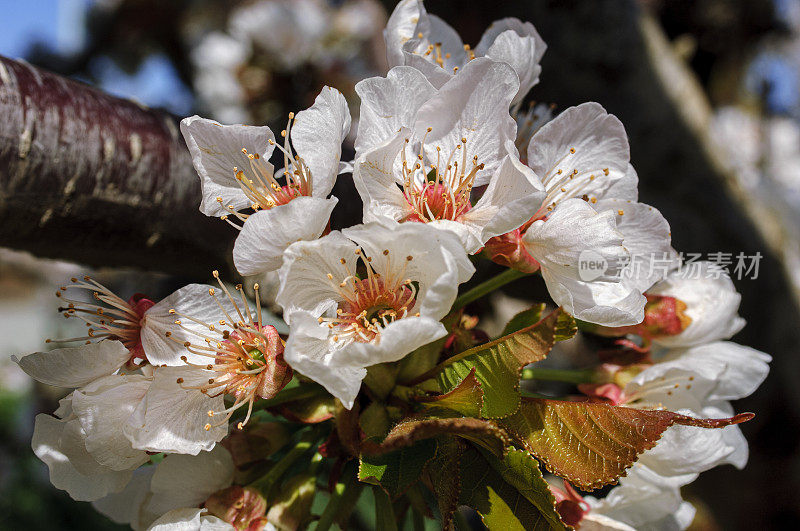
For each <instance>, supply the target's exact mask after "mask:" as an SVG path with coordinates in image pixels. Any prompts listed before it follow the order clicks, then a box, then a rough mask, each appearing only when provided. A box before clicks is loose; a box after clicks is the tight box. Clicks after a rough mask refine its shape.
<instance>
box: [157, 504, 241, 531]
mask: <svg viewBox="0 0 800 531" xmlns="http://www.w3.org/2000/svg"><path fill="white" fill-rule="evenodd" d="M203 511H204V509H197V508H191V507H182V508H180V509H173V510H172V511H169V512H168V513H166V514H165V515H164V516H162V517H161V518H159V519H158V520H156V521H155V522H153V524H152V525H151V526H150V527H149V528H148V531H234V529H235V528H234V527H233V526H232V525H231V524H229V523H228V522H226V521H224V520H221V519H219V518H217V517H216V516H208V515H203V516H201V513H203Z"/></svg>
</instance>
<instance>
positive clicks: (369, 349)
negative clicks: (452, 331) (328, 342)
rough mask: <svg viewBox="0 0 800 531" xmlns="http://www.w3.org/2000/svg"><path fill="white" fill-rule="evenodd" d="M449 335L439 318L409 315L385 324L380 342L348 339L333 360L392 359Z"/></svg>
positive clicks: (365, 364)
mask: <svg viewBox="0 0 800 531" xmlns="http://www.w3.org/2000/svg"><path fill="white" fill-rule="evenodd" d="M317 326H319V325H317ZM446 335H447V329H446V328H445V327H444V325H443V324H442V323H440V322H439V321H436V320H434V319H429V318H426V317H406V318H404V319H398V320H397V321H395V322H393V323H390V324H389V326H387V327H385V328H384V329H383V331H382V332H381V334H380V340H378V341H377V342H370V343H361V342H358V341H354V342H352V343H349V344H348V345H346V346H345V347H343V348H342V349H341V350H340V351H337V352H336V354H335V355H333V356H331V363H332V364H335V363H342V364H344V365H346V366H361V367H369V366H371V365H377V364H378V363H389V362H392V361H397V360H400V359H402V358H404V357H405V356H406V354H408V353H410V352H413V351H414V350H416V349H418V348H419V347H421V346H423V345H427V344H428V343H432V342H433V341H436V340H437V339H441V338H443V337H444V336H446Z"/></svg>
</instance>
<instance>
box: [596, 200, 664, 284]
mask: <svg viewBox="0 0 800 531" xmlns="http://www.w3.org/2000/svg"><path fill="white" fill-rule="evenodd" d="M594 208H595V210H597V211H598V212H601V211H603V210H611V211H612V212H614V215H615V218H616V221H617V230H618V231H619V232H621V233H622V236H623V241H622V245H623V246H625V248H626V249H627V250H628V252H630V255H631V259H630V262H629V264H628V265H627V266H625V270H623V271H622V273H621V276H622V278H623V279H625V280H626V281H627V282H629V283H630V286H631V287H632V288H633V289H635V290H638V291H639V292H644V291H647V289H648V288H650V287H651V286H652V285H653V284H655V283H656V282H658V281H659V280H661V279H662V278H664V277H665V276H666V275H667V273H668V272H669V271H670V270H672V269H674V268H675V267H677V266H679V265H680V259H679V258H678V253H676V252H675V250H674V249H673V248H672V245H671V242H672V233H671V231H670V228H669V223H667V220H666V219H664V216H662V215H661V212H659V211H658V210H656V209H655V208H653V207H651V206H650V205H646V204H644V203H634V202H631V201H625V200H621V199H601V200H600V201H598V202H597V204H595V205H594Z"/></svg>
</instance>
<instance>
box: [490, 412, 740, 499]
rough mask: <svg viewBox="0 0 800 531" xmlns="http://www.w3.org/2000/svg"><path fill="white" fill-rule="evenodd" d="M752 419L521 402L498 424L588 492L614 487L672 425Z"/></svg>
mask: <svg viewBox="0 0 800 531" xmlns="http://www.w3.org/2000/svg"><path fill="white" fill-rule="evenodd" d="M752 417H753V415H752V414H751V413H742V414H740V415H736V416H734V417H731V418H729V419H695V418H691V417H687V416H684V415H679V414H678V413H673V412H672V411H664V410H644V409H634V408H631V407H623V406H610V405H606V404H592V403H588V402H562V401H559V400H545V399H539V398H525V399H524V400H523V402H522V404H521V406H520V408H519V411H517V412H516V413H515V414H513V415H511V416H510V417H508V418H505V419H502V420H501V421H499V424H500V425H501V426H502V427H503V428H505V429H506V430H508V433H509V434H510V435H511V436H512V437H513V438H515V439H516V440H517V442H518V443H519V444H521V445H522V446H523V447H524V448H525V449H526V450H527V451H528V452H529V453H531V454H533V455H534V456H535V457H537V458H538V459H540V460H541V461H542V462H543V463H544V465H545V467H546V468H547V469H548V470H549V471H550V472H552V473H553V474H556V475H558V476H561V477H562V478H564V479H566V480H568V481H569V482H571V483H573V484H575V485H577V486H578V487H580V488H582V489H587V490H592V489H595V488H598V487H601V486H603V485H607V484H609V483H615V482H616V481H617V479H618V478H619V477H620V476H621V475H623V474H624V473H625V470H626V469H627V468H629V467H630V466H631V465H633V463H634V462H635V461H636V459H637V457H638V455H639V454H641V453H642V452H644V451H645V450H648V449H650V448H652V447H653V446H655V444H656V442H658V440H659V439H660V438H661V434H662V433H664V431H665V430H666V429H667V428H669V427H670V426H672V425H673V424H682V425H686V426H697V427H702V428H722V427H725V426H728V425H731V424H738V423H740V422H744V421H746V420H749V419H751V418H752Z"/></svg>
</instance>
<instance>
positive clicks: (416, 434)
mask: <svg viewBox="0 0 800 531" xmlns="http://www.w3.org/2000/svg"><path fill="white" fill-rule="evenodd" d="M439 435H459V436H461V437H465V438H468V439H470V440H473V441H483V440H485V439H490V440H496V441H498V444H501V445H503V446H501V448H502V447H505V446H508V444H509V443H510V442H511V440H510V439H509V437H508V435H507V434H506V432H505V431H504V430H503V429H502V428H500V427H499V426H498V425H497V423H495V422H492V421H489V420H481V419H476V418H471V417H466V418H445V419H438V418H412V419H408V420H404V421H402V422H400V423H399V424H397V425H396V426H395V427H394V428H392V430H391V431H390V432H389V434H388V435H387V436H386V438H385V439H384V440H383V442H381V443H377V442H375V441H370V440H367V441H364V442H362V443H361V454H362V455H382V454H386V453H388V452H393V451H395V450H399V449H400V448H404V447H406V446H411V445H412V444H414V443H415V442H417V441H421V440H423V439H430V438H431V437H437V436H439Z"/></svg>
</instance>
